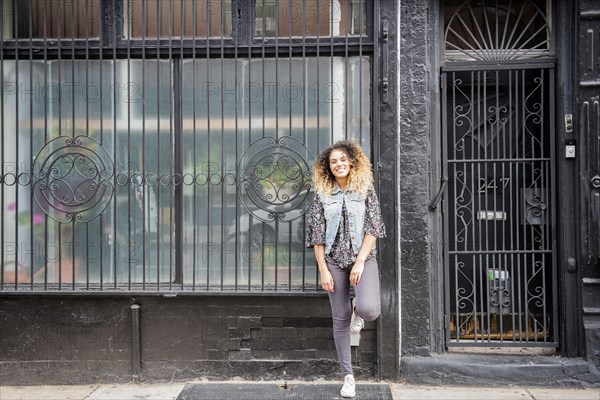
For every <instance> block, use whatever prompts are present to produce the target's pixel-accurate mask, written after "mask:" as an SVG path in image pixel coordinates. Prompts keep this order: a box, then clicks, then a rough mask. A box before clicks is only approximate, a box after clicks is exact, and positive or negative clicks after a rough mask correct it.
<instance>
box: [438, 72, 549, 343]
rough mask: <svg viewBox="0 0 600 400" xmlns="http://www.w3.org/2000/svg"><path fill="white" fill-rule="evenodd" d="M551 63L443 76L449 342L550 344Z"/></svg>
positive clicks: (447, 338) (447, 334) (447, 335)
mask: <svg viewBox="0 0 600 400" xmlns="http://www.w3.org/2000/svg"><path fill="white" fill-rule="evenodd" d="M554 82H555V79H554V67H553V64H543V63H538V64H537V65H536V64H535V63H533V64H532V63H528V64H508V65H502V64H496V65H493V66H487V67H486V66H482V65H463V66H462V67H461V66H458V65H456V66H452V67H449V68H446V69H445V70H444V71H443V74H442V86H443V87H442V95H443V106H442V112H443V120H442V121H443V133H442V135H443V137H442V140H443V146H444V150H443V152H444V175H445V176H446V177H447V179H448V187H447V191H446V197H445V202H444V221H445V263H446V278H445V282H446V342H447V345H448V346H465V345H469V346H473V345H475V346H476V345H484V346H489V345H493V346H498V345H500V346H511V345H512V346H556V345H557V342H558V340H557V333H558V332H557V282H556V245H555V237H556V236H555V230H556V223H555V210H556V200H555V192H554V191H555V188H556V185H555V172H554V154H555V150H554V145H555V143H554V126H555V122H554V117H553V110H554V95H555V88H554Z"/></svg>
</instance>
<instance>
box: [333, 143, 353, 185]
mask: <svg viewBox="0 0 600 400" xmlns="http://www.w3.org/2000/svg"><path fill="white" fill-rule="evenodd" d="M329 169H330V170H331V173H332V174H333V176H334V177H335V179H344V178H347V177H348V174H349V173H350V159H349V158H348V156H347V155H346V153H344V152H343V151H342V150H338V149H334V150H333V151H332V152H331V154H330V155H329Z"/></svg>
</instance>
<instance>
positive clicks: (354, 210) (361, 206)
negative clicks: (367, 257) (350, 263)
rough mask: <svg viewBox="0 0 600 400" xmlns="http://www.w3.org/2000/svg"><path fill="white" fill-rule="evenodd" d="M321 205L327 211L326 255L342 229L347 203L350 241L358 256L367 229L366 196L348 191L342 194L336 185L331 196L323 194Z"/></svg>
mask: <svg viewBox="0 0 600 400" xmlns="http://www.w3.org/2000/svg"><path fill="white" fill-rule="evenodd" d="M320 197H321V203H322V204H323V209H324V211H325V222H326V224H325V225H326V229H325V254H329V252H330V251H331V247H332V246H333V241H334V240H335V237H336V235H337V233H338V230H339V228H340V221H341V220H342V205H343V204H344V202H345V203H346V211H347V212H348V225H349V227H350V239H351V244H352V251H353V252H354V255H357V254H358V252H359V250H360V247H361V246H362V242H363V238H364V235H365V233H364V227H365V209H366V207H365V199H366V197H367V196H366V195H364V194H360V193H357V192H354V191H352V190H350V189H349V190H347V191H346V192H342V191H341V190H340V188H339V186H338V185H335V187H334V188H333V190H332V192H331V195H325V194H322V195H321V196H320Z"/></svg>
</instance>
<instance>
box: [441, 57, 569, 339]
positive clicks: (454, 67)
mask: <svg viewBox="0 0 600 400" xmlns="http://www.w3.org/2000/svg"><path fill="white" fill-rule="evenodd" d="M526 69H527V70H529V69H544V70H548V71H549V74H548V75H549V76H548V84H549V86H550V88H551V90H552V94H550V95H549V96H548V104H547V105H546V110H547V112H548V114H549V115H548V129H549V130H550V139H549V140H550V143H549V146H550V157H551V159H550V163H549V170H548V172H547V173H548V174H549V176H550V185H551V190H550V196H551V200H550V201H551V202H552V206H551V221H552V222H551V224H552V225H551V229H550V235H551V246H552V249H551V257H552V260H551V273H552V276H551V279H552V282H551V288H548V290H551V291H552V292H551V294H552V302H551V303H552V304H547V305H546V306H547V307H548V309H549V311H548V312H547V314H548V315H549V316H550V317H551V318H552V321H551V323H550V326H549V327H548V329H551V340H548V341H543V342H537V341H533V342H532V341H527V340H525V341H515V340H512V341H508V340H503V339H501V340H498V341H491V340H490V339H489V337H488V339H487V340H486V339H484V338H482V339H480V340H474V341H470V342H464V341H462V342H461V341H457V340H456V339H452V338H451V332H450V318H451V310H450V295H451V293H450V275H449V274H450V254H449V243H450V242H449V237H448V236H449V235H448V230H449V225H448V224H449V210H448V203H449V202H448V201H447V200H446V201H444V202H443V238H444V239H443V240H444V246H443V255H444V272H443V274H444V283H443V285H444V314H445V315H444V328H445V335H444V338H445V347H446V348H448V347H466V346H469V347H558V345H559V336H560V335H559V334H560V331H559V313H558V295H559V293H558V260H557V254H558V243H557V235H558V232H557V220H558V219H557V208H558V205H557V200H558V196H557V195H556V189H557V178H556V165H557V152H556V140H557V132H556V131H557V129H556V122H555V117H554V114H555V108H556V106H555V103H556V102H555V95H556V92H557V90H556V89H557V88H556V83H557V79H556V72H555V69H556V65H555V63H554V62H553V61H538V62H527V63H524V62H520V63H519V62H501V63H489V64H488V63H480V62H478V63H472V62H471V63H452V64H450V65H448V66H446V67H443V68H442V69H441V76H440V82H441V125H442V129H441V135H442V137H441V142H442V146H441V152H442V154H441V158H442V166H443V171H442V175H443V178H442V180H444V179H448V178H449V177H448V167H447V166H448V129H449V127H448V124H447V122H446V121H447V116H448V115H447V112H448V109H447V105H448V103H447V94H448V93H447V91H448V85H447V75H448V73H450V72H464V71H497V70H526ZM484 160H485V159H484ZM447 196H448V193H446V194H445V196H444V197H446V198H447ZM473 218H474V215H473ZM484 287H487V284H486V285H485V286H482V288H481V289H482V290H483V289H484ZM526 315H527V309H526Z"/></svg>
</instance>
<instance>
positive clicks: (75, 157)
mask: <svg viewBox="0 0 600 400" xmlns="http://www.w3.org/2000/svg"><path fill="white" fill-rule="evenodd" d="M33 176H34V179H33V194H34V198H35V201H36V202H37V204H38V205H39V206H40V208H41V210H42V211H44V212H45V213H46V214H47V215H48V216H49V217H50V218H52V219H54V220H56V221H58V222H71V221H74V220H75V221H79V222H87V221H90V220H92V219H94V218H95V217H97V216H98V215H100V214H101V213H102V211H104V209H105V208H106V207H107V206H108V204H109V203H110V201H111V199H112V196H113V191H114V190H113V189H114V185H113V182H112V177H113V162H112V159H111V157H110V155H109V154H108V152H107V151H106V149H105V148H104V147H102V145H101V144H100V143H98V142H97V141H95V140H94V139H92V138H90V137H88V136H77V137H75V138H72V137H70V136H61V137H58V138H56V139H54V140H52V141H50V142H48V143H47V144H46V146H44V148H42V150H40V152H39V153H38V154H37V156H36V158H35V163H34V165H33Z"/></svg>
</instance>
